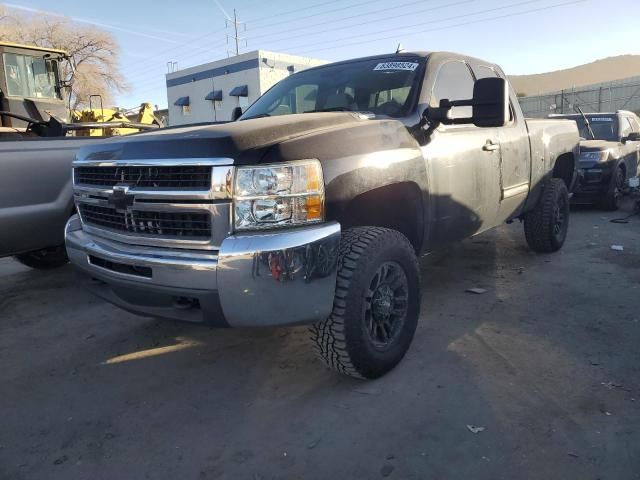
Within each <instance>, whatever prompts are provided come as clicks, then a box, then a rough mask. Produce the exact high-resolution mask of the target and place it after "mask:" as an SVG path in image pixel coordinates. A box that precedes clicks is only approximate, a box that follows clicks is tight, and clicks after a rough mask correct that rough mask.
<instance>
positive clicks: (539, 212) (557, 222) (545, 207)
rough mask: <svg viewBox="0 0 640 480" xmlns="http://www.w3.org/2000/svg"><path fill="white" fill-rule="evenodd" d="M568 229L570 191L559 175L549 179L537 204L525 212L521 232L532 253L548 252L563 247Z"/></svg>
mask: <svg viewBox="0 0 640 480" xmlns="http://www.w3.org/2000/svg"><path fill="white" fill-rule="evenodd" d="M568 228H569V192H568V191H567V186H566V185H565V183H564V182H563V181H562V180H561V179H559V178H551V179H550V180H549V182H547V184H546V185H545V187H544V191H543V192H542V197H541V198H540V200H539V201H538V204H537V205H536V207H535V208H534V209H533V210H532V211H530V212H527V213H526V214H525V215H524V234H525V238H526V239H527V244H528V245H529V248H531V250H533V251H534V252H539V253H551V252H556V251H558V250H560V248H562V245H564V241H565V240H566V238H567V230H568Z"/></svg>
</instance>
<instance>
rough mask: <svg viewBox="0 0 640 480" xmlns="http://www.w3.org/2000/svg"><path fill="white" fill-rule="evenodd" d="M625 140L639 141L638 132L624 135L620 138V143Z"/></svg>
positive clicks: (639, 135) (639, 134) (625, 141)
mask: <svg viewBox="0 0 640 480" xmlns="http://www.w3.org/2000/svg"><path fill="white" fill-rule="evenodd" d="M627 142H640V133H638V132H631V133H630V134H629V136H628V137H624V138H623V139H622V143H627Z"/></svg>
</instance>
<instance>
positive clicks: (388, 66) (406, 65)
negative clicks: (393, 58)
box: [374, 62, 420, 72]
mask: <svg viewBox="0 0 640 480" xmlns="http://www.w3.org/2000/svg"><path fill="white" fill-rule="evenodd" d="M418 65H420V64H419V63H413V62H384V63H379V64H377V65H376V66H375V67H374V70H408V71H410V72H413V71H414V70H415V69H416V68H418Z"/></svg>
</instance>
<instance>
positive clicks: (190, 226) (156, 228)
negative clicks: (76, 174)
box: [78, 204, 211, 240]
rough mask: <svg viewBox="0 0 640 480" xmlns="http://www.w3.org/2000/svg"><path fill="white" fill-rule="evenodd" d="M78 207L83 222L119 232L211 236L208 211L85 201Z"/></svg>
mask: <svg viewBox="0 0 640 480" xmlns="http://www.w3.org/2000/svg"><path fill="white" fill-rule="evenodd" d="M78 209H79V211H80V217H81V218H82V221H83V222H84V223H85V224H87V225H92V226H96V227H101V228H107V229H110V230H115V231H119V232H124V233H132V234H137V235H146V236H153V237H169V238H170V237H172V238H180V239H197V240H202V239H206V238H209V237H210V236H211V216H210V215H209V214H208V213H193V212H177V213H174V212H171V213H168V212H151V211H142V210H137V211H131V212H129V211H127V212H118V211H117V210H116V209H114V208H111V207H104V206H102V205H88V204H79V205H78Z"/></svg>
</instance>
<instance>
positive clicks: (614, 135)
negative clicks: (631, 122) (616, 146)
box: [571, 115, 619, 142]
mask: <svg viewBox="0 0 640 480" xmlns="http://www.w3.org/2000/svg"><path fill="white" fill-rule="evenodd" d="M586 117H587V118H588V119H589V124H590V125H591V130H593V134H594V135H595V137H596V140H606V141H609V142H617V141H618V139H619V135H618V119H617V118H616V116H615V115H610V116H602V115H586ZM571 119H572V120H575V121H576V123H577V124H578V130H579V131H580V136H581V137H582V138H586V139H587V140H591V134H590V133H589V129H588V128H587V126H586V125H585V123H584V119H583V118H582V117H581V116H576V117H571Z"/></svg>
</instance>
